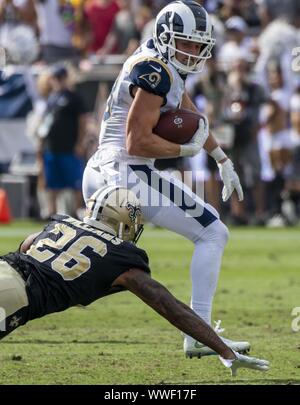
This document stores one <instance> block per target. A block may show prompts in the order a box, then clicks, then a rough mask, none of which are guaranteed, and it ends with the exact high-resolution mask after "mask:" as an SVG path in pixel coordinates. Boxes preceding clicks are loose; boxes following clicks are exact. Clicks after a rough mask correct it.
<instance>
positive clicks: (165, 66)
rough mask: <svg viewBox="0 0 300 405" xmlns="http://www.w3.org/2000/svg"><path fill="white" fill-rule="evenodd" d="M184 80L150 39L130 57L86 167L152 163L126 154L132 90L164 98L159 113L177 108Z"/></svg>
mask: <svg viewBox="0 0 300 405" xmlns="http://www.w3.org/2000/svg"><path fill="white" fill-rule="evenodd" d="M184 79H185V78H184V77H183V76H181V75H180V74H179V73H178V72H177V70H176V69H175V68H174V67H173V66H172V65H171V64H170V63H169V62H168V61H167V60H166V59H164V58H163V57H161V56H160V55H159V53H158V52H157V50H156V49H155V47H154V43H153V40H152V39H150V40H148V41H147V42H145V43H144V44H143V45H141V46H140V47H139V48H138V49H137V50H136V52H135V53H134V54H133V55H132V56H130V57H129V58H128V59H127V60H126V62H125V64H124V66H123V68H122V70H121V72H120V74H119V76H118V78H117V79H116V81H115V84H114V86H113V88H112V90H111V93H110V96H109V98H108V100H107V106H106V111H105V113H104V115H103V119H102V123H101V131H100V137H99V150H98V151H97V152H96V153H95V155H94V156H93V158H92V159H91V161H90V162H89V165H92V166H94V165H98V164H99V161H100V162H102V163H105V162H107V161H109V160H112V159H115V160H122V161H124V160H128V161H143V163H152V162H153V160H154V159H148V158H141V157H136V158H135V157H134V156H130V155H128V153H127V151H126V120H127V116H128V112H129V109H130V106H131V103H132V100H133V95H132V90H133V88H134V87H135V86H138V87H141V88H142V89H144V90H145V91H148V92H150V93H153V94H156V95H159V96H161V97H163V98H164V104H163V106H162V107H161V112H164V111H167V110H170V109H175V108H178V107H179V106H180V104H181V100H182V96H183V93H184Z"/></svg>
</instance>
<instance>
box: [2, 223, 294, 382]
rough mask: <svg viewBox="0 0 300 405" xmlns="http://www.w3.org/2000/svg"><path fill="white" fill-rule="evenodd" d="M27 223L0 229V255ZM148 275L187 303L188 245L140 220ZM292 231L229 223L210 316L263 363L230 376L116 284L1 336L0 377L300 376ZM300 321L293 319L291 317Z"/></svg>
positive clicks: (227, 379) (32, 227) (263, 378)
mask: <svg viewBox="0 0 300 405" xmlns="http://www.w3.org/2000/svg"><path fill="white" fill-rule="evenodd" d="M39 229H40V225H39V224H36V223H32V222H28V221H26V222H16V223H14V224H12V225H9V226H1V227H0V253H1V254H4V253H7V252H8V251H12V250H15V249H16V248H17V246H18V245H19V243H20V241H21V240H22V239H23V238H24V237H25V236H26V235H27V234H29V233H30V232H34V231H37V230H39ZM139 246H140V247H142V248H144V249H146V250H147V252H148V254H149V257H150V263H151V268H152V274H153V277H154V278H156V279H158V280H159V281H161V282H162V283H164V284H165V285H166V286H167V288H169V289H170V290H171V292H172V293H173V294H175V295H176V296H177V297H178V298H179V299H181V300H183V301H184V302H186V303H188V302H189V295H190V287H191V285H190V277H189V262H190V259H191V255H192V248H193V247H192V244H191V243H190V242H188V241H185V240H184V239H183V238H181V237H179V236H177V235H175V234H172V233H169V232H167V231H165V230H161V229H152V228H147V229H146V230H145V232H144V234H143V237H142V238H141V242H140V245H139ZM299 264H300V237H299V229H278V230H277V229H276V230H270V229H255V228H245V229H231V238H230V241H229V244H228V245H227V248H226V252H225V256H224V260H223V266H222V272H221V276H220V280H219V284H218V290H217V294H216V297H215V301H214V319H222V320H223V324H222V326H224V327H225V328H226V331H225V333H224V336H225V337H229V338H231V339H242V340H249V341H250V342H251V343H252V351H251V353H252V355H256V356H258V357H259V356H261V357H262V358H266V359H268V360H270V361H271V366H272V368H271V370H270V371H269V372H267V373H258V372H254V371H248V370H240V371H239V373H238V376H237V377H236V378H235V379H232V378H231V377H230V373H229V371H228V370H226V369H225V368H224V367H223V366H222V365H221V363H220V362H219V360H218V358H217V357H216V356H210V357H205V358H202V359H201V360H198V359H192V360H190V359H185V358H184V356H183V352H182V337H181V335H180V333H179V332H178V331H177V330H176V329H174V327H172V326H171V325H169V324H168V323H167V322H166V321H165V320H164V319H163V318H161V317H160V316H159V315H157V314H156V313H155V312H153V311H152V310H151V309H150V308H148V307H147V306H146V305H145V304H143V303H142V302H140V301H139V300H138V298H136V297H135V296H133V295H132V294H130V293H128V292H123V293H120V294H116V295H113V296H110V297H105V298H104V299H102V300H99V301H97V302H95V303H94V304H92V305H90V306H89V307H87V308H77V307H76V308H72V309H69V310H68V311H66V312H64V313H59V314H52V315H49V316H47V317H45V318H43V319H39V320H35V321H32V322H31V323H29V324H27V325H26V326H24V327H22V328H19V329H18V330H16V331H15V332H14V333H12V334H11V335H9V336H8V337H6V338H5V339H4V340H2V341H1V344H0V362H1V367H0V384H169V383H170V384H299V383H300V339H299V337H300V332H298V333H295V332H293V331H292V329H291V323H292V320H293V318H292V316H291V311H292V309H293V308H294V307H300V294H299V285H300V266H299ZM299 324H300V322H299Z"/></svg>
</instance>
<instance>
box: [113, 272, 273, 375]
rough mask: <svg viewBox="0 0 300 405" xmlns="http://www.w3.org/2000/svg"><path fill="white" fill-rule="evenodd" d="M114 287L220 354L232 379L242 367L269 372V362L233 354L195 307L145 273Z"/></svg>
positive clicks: (125, 277)
mask: <svg viewBox="0 0 300 405" xmlns="http://www.w3.org/2000/svg"><path fill="white" fill-rule="evenodd" d="M113 285H122V286H123V287H125V288H127V289H128V290H129V291H131V292H132V293H134V294H135V295H137V296H138V297H139V298H140V299H142V300H143V301H144V302H145V303H146V304H147V305H149V306H150V307H152V308H153V309H154V310H155V311H156V312H158V313H159V314H160V315H161V316H163V317H164V318H166V319H167V320H168V321H169V322H170V323H171V324H173V325H174V326H175V327H176V328H178V329H180V330H181V331H183V332H184V333H186V334H188V335H189V336H192V337H193V338H194V339H196V340H198V341H200V342H201V343H203V344H205V345H207V346H209V347H211V348H212V349H213V350H214V351H216V352H217V353H219V355H220V360H221V362H222V363H223V364H224V366H225V367H227V368H230V370H231V374H232V376H236V374H237V369H238V368H240V367H242V368H251V369H253V370H258V371H267V370H268V369H269V362H268V361H266V360H261V359H257V358H255V357H249V356H242V355H240V354H239V353H236V352H233V351H232V350H231V349H230V348H229V347H228V346H227V345H226V344H225V343H224V342H223V341H222V340H221V339H220V338H219V336H218V335H217V334H216V333H215V331H214V330H213V329H212V328H211V327H210V326H209V325H208V324H207V323H206V322H204V321H203V320H202V319H201V318H200V317H199V316H198V315H197V314H196V313H195V312H194V311H193V310H192V309H191V308H189V307H188V306H187V305H185V304H184V303H183V302H181V301H179V300H177V299H176V298H175V297H174V296H173V295H172V294H171V293H170V292H169V291H168V290H167V289H166V288H165V287H164V286H163V285H161V284H160V283H159V282H157V281H155V280H153V279H151V277H150V275H149V274H147V273H145V272H143V271H142V270H139V269H131V270H129V271H127V272H126V273H123V274H122V275H121V276H119V277H118V278H117V279H116V280H115V282H114V283H113Z"/></svg>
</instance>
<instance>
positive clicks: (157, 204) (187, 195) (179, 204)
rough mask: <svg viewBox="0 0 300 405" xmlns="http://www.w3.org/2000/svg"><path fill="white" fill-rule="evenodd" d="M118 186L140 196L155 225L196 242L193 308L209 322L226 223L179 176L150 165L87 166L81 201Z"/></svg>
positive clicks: (143, 207) (192, 274)
mask: <svg viewBox="0 0 300 405" xmlns="http://www.w3.org/2000/svg"><path fill="white" fill-rule="evenodd" d="M110 185H119V186H124V187H126V188H129V189H131V190H132V191H134V192H135V193H136V195H137V197H138V198H139V199H140V202H141V206H142V212H143V216H144V218H145V219H146V220H147V221H149V222H152V223H153V224H155V225H158V226H161V227H163V228H166V229H169V230H170V231H174V232H176V233H177V234H180V235H183V236H185V237H186V238H187V239H189V240H191V241H192V242H193V243H194V245H195V250H194V254H193V257H192V262H191V279H192V297H191V307H192V309H193V310H194V311H195V312H196V313H197V314H198V315H199V316H200V317H201V318H203V319H204V320H205V321H206V322H207V323H209V324H211V309H212V300H213V296H214V293H215V290H216V286H217V281H218V276H219V271H220V267H221V260H222V255H223V250H224V247H225V245H226V242H227V239H228V230H227V227H226V226H225V225H224V224H223V223H222V222H221V221H220V219H219V215H218V213H217V212H216V210H215V209H214V208H213V207H212V206H210V205H209V204H206V203H205V202H204V201H203V200H202V199H201V198H200V197H198V196H197V195H196V194H194V193H193V192H192V191H191V189H190V188H189V187H187V186H186V185H185V184H184V183H183V182H182V181H181V180H179V179H177V178H174V176H172V175H171V174H170V173H168V172H165V171H163V172H159V171H157V170H156V169H155V168H154V167H153V166H149V165H145V164H138V165H137V164H130V163H122V164H121V163H118V162H110V163H106V164H104V165H101V166H98V167H91V166H89V164H88V166H87V167H86V169H85V172H84V176H83V196H84V199H85V201H87V200H88V198H89V197H90V196H91V195H92V194H93V193H94V192H95V191H96V190H98V189H100V188H103V187H106V186H110Z"/></svg>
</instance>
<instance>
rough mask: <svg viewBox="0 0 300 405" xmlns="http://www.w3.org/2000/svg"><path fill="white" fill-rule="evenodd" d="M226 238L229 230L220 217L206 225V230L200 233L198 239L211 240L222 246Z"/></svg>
mask: <svg viewBox="0 0 300 405" xmlns="http://www.w3.org/2000/svg"><path fill="white" fill-rule="evenodd" d="M228 238H229V230H228V228H227V226H226V225H225V224H224V223H223V222H222V221H221V220H220V219H217V220H216V221H214V222H213V223H212V224H210V225H209V226H208V227H207V229H206V231H205V232H204V233H203V234H202V235H201V237H200V238H199V240H198V241H199V242H201V241H203V240H205V241H212V242H215V243H217V244H218V245H219V246H221V247H222V248H224V247H225V245H226V243H227V241H228ZM198 241H197V242H198ZM197 242H196V243H197Z"/></svg>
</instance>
